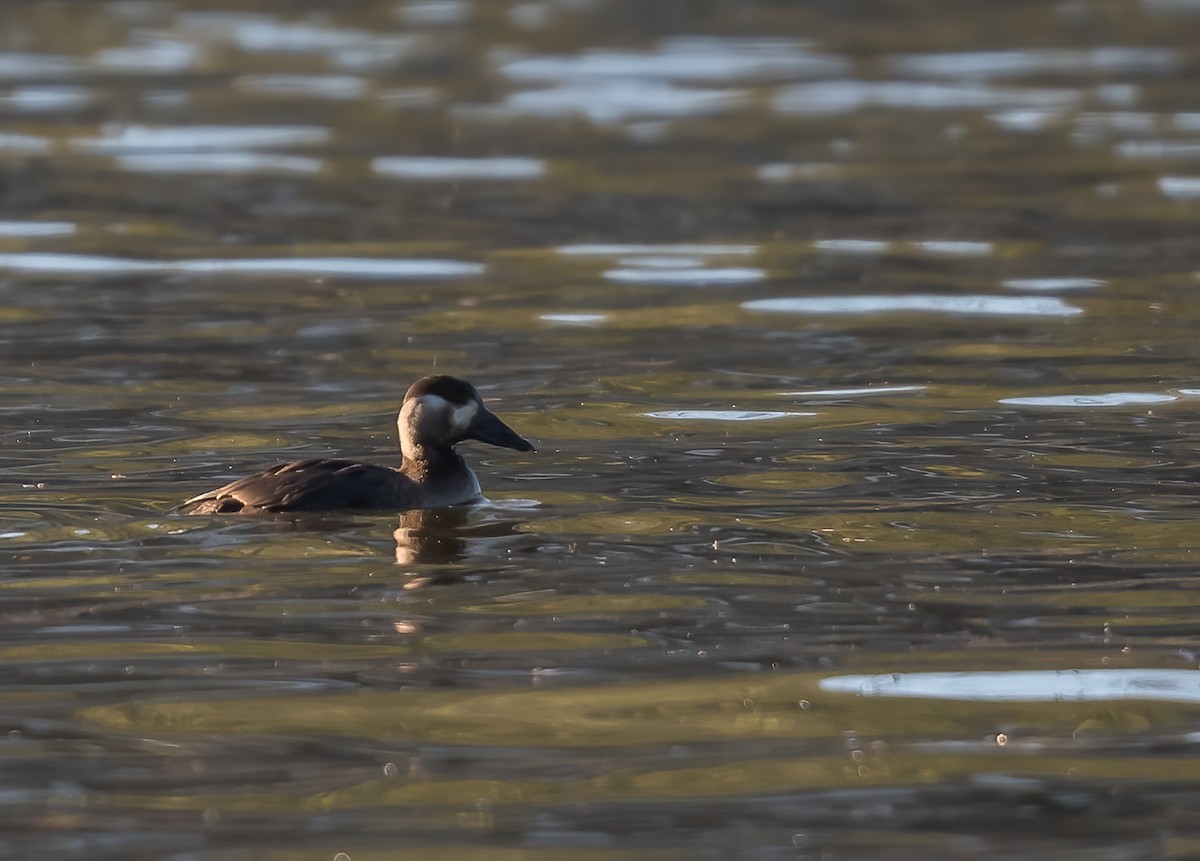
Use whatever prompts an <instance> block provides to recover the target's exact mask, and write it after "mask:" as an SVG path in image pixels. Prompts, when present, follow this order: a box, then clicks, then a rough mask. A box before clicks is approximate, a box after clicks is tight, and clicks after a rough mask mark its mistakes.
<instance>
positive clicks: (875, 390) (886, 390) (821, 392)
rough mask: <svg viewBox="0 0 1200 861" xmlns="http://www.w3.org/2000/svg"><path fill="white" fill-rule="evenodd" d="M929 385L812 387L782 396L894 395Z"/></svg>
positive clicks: (782, 395)
mask: <svg viewBox="0 0 1200 861" xmlns="http://www.w3.org/2000/svg"><path fill="white" fill-rule="evenodd" d="M926 388H928V386H860V387H857V388H852V389H812V390H811V391H807V392H780V393H779V395H780V397H785V398H789V397H794V398H807V397H814V396H822V397H838V398H840V397H849V396H858V395H894V394H898V393H903V392H923V391H925V389H926Z"/></svg>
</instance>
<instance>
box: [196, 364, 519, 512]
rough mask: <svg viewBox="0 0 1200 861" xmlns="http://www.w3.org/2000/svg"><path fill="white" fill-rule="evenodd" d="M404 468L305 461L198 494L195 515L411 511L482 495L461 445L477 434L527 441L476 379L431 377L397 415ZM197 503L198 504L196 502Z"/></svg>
mask: <svg viewBox="0 0 1200 861" xmlns="http://www.w3.org/2000/svg"><path fill="white" fill-rule="evenodd" d="M396 425H397V428H398V430H399V434H400V452H401V454H402V455H403V461H402V462H401V465H400V466H399V468H391V467H385V466H375V465H373V464H369V463H359V462H357V461H352V460H336V459H315V460H299V461H293V462H291V463H284V464H280V465H278V466H274V467H271V468H270V469H268V470H266V471H265V472H260V473H258V474H257V475H252V476H249V477H248V478H242V479H238V480H237V481H234V482H231V483H230V484H227V485H225V486H224V487H219V488H217V489H216V490H211V491H209V492H208V493H202V494H200V495H199V496H194V497H192V498H191V499H189V500H187V501H186V502H184V503H183V504H182V505H181V506H180V508H188V507H192V508H191V511H190V512H189V513H191V514H250V513H267V512H305V511H315V512H321V511H325V512H335V511H410V510H413V509H430V508H445V507H447V506H452V505H460V504H462V503H464V502H473V501H476V500H478V499H480V498H481V494H480V489H479V479H478V478H476V476H475V473H474V472H473V471H472V470H471V468H470V467H469V466H467V462H466V461H465V460H463V458H462V455H460V454H459V453H458V452H457V451H456V450H455V448H454V447H455V446H456V445H457V444H458V443H460V442H463V441H464V440H469V439H474V440H479V441H480V442H486V443H490V444H491V445H495V446H501V447H502V448H511V449H516V450H517V451H534V448H533V446H532V445H530V444H529V442H528V441H527V440H525V439H524V438H523V437H521V436H520V435H518V434H517V432H516V431H514V430H513V429H512V428H510V427H509V426H508V425H506V424H505V423H504V422H502V421H501V420H500V419H499V418H497V417H496V415H495V414H494V413H492V412H490V411H489V410H488V408H487V407H485V406H484V405H483V400H482V399H481V398H480V397H479V392H477V391H476V390H475V387H474V386H472V385H471V384H470V383H468V382H466V381H464V380H460V379H456V378H455V377H447V376H432V377H423V378H422V379H419V380H417V381H416V382H415V383H413V384H412V386H410V387H409V389H408V392H406V393H405V395H404V403H403V405H402V406H401V407H400V415H399V417H398V418H397V420H396ZM193 506H194V507H193Z"/></svg>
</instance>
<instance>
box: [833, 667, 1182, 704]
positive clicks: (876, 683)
mask: <svg viewBox="0 0 1200 861" xmlns="http://www.w3.org/2000/svg"><path fill="white" fill-rule="evenodd" d="M819 686H820V688H821V690H823V691H830V692H836V693H847V694H855V695H857V696H867V697H920V698H923V699H939V700H970V701H972V702H1052V703H1058V702H1084V701H1096V700H1100V701H1105V700H1155V701H1159V702H1176V703H1200V671H1197V670H1192V669H1188V670H1161V669H1129V670H1125V669H1113V670H1020V671H1012V672H1008V671H982V672H968V673H885V674H882V675H876V676H832V677H830V678H826V679H821V681H820V683H819Z"/></svg>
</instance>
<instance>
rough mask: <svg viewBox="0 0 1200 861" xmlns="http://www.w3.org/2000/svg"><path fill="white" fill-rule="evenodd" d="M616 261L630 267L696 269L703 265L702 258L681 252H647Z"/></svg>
mask: <svg viewBox="0 0 1200 861" xmlns="http://www.w3.org/2000/svg"><path fill="white" fill-rule="evenodd" d="M617 263H619V264H620V265H621V266H623V267H628V268H631V269H698V268H699V267H701V266H703V265H704V259H703V258H701V257H688V256H686V255H682V254H681V255H679V256H670V255H665V254H664V255H654V254H647V255H635V256H631V257H622V258H620V259H618V260H617Z"/></svg>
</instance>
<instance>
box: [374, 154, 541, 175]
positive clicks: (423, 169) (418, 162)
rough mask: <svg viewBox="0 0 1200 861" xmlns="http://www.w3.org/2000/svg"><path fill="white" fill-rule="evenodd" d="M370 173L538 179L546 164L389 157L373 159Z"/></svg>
mask: <svg viewBox="0 0 1200 861" xmlns="http://www.w3.org/2000/svg"><path fill="white" fill-rule="evenodd" d="M371 170H373V171H374V172H375V173H377V174H380V175H382V176H395V177H400V178H402V179H427V180H444V179H495V180H513V179H537V178H538V177H541V176H543V175H544V174H545V172H546V164H545V162H543V161H542V160H541V159H537V158H517V157H498V158H446V157H433V156H388V157H382V158H377V159H373V160H372V161H371Z"/></svg>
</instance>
